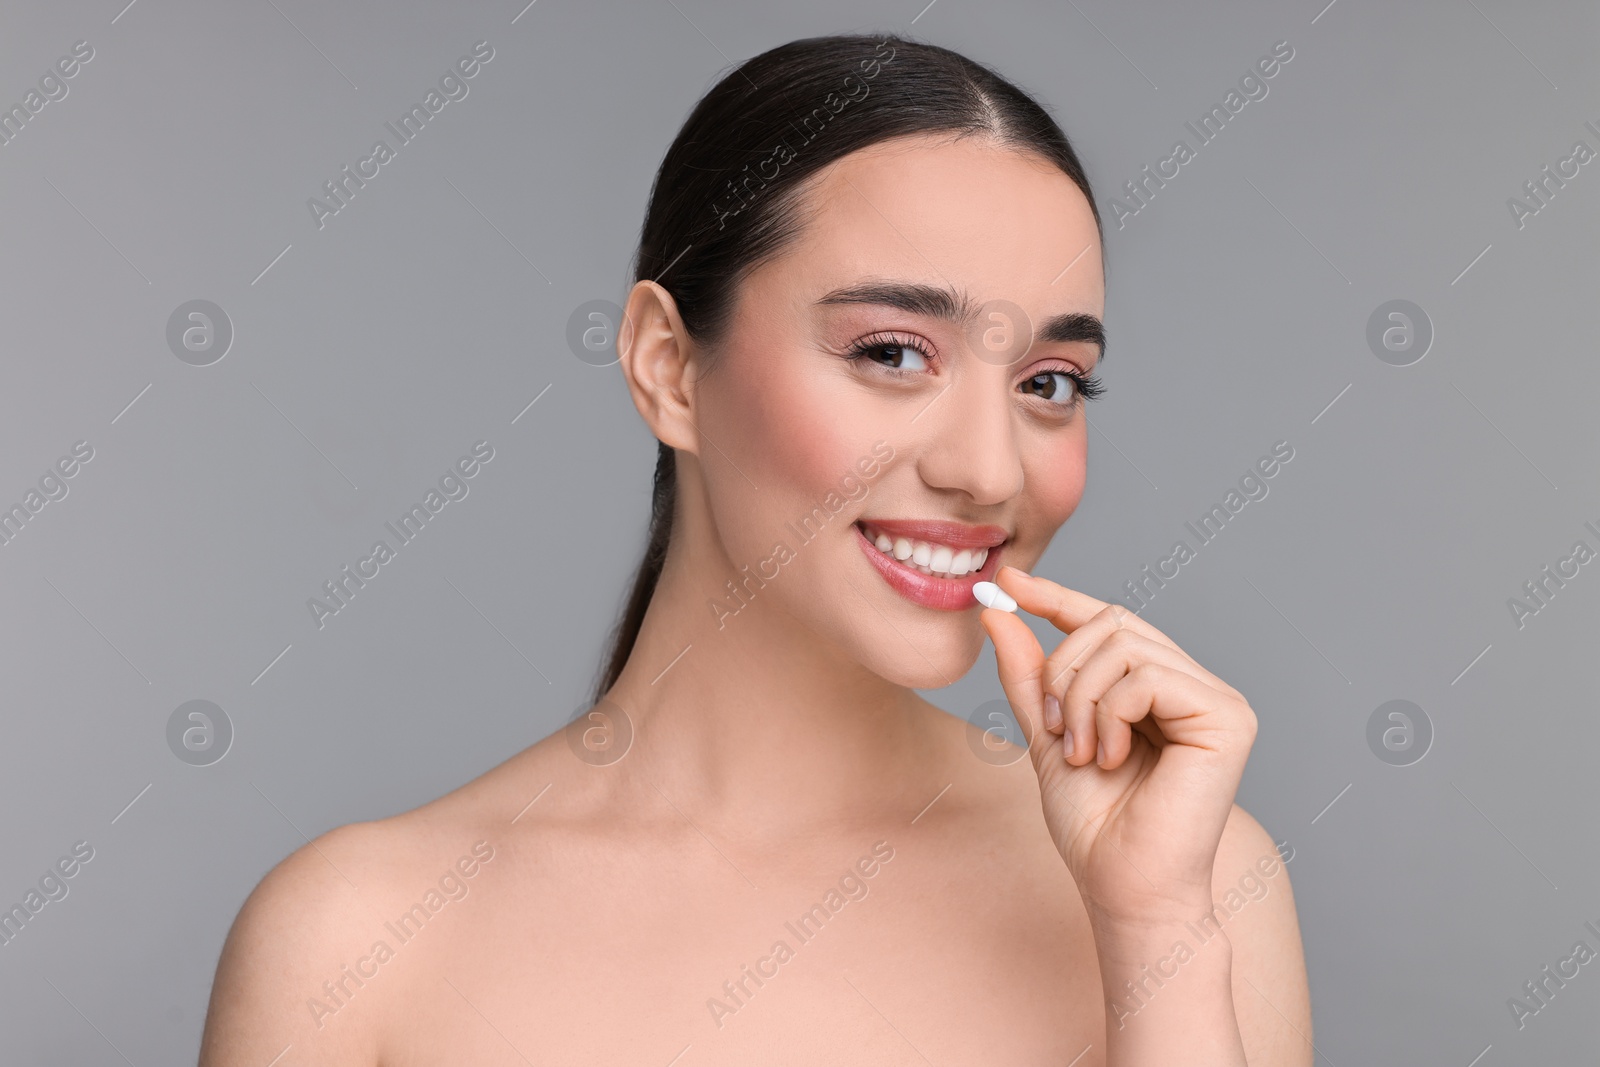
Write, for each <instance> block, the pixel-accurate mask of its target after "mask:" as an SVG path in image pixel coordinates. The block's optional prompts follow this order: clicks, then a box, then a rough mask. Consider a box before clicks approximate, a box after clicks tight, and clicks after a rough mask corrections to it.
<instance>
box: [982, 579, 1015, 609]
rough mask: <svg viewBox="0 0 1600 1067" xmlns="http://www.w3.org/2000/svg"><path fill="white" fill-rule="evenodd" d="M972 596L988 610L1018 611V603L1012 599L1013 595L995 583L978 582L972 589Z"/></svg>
mask: <svg viewBox="0 0 1600 1067" xmlns="http://www.w3.org/2000/svg"><path fill="white" fill-rule="evenodd" d="M972 595H973V596H975V597H977V598H978V603H980V604H982V605H983V606H984V607H986V608H999V609H1000V610H1001V611H1013V612H1014V611H1016V610H1017V602H1016V601H1015V600H1012V599H1011V594H1010V593H1007V592H1006V591H1005V590H1004V589H1001V588H1000V587H999V586H998V585H995V584H994V583H993V582H978V583H977V584H975V585H974V586H973V587H972Z"/></svg>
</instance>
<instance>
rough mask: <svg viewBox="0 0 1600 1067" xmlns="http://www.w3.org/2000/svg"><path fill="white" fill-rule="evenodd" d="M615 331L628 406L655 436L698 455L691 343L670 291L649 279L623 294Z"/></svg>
mask: <svg viewBox="0 0 1600 1067" xmlns="http://www.w3.org/2000/svg"><path fill="white" fill-rule="evenodd" d="M622 318H623V321H622V326H621V328H620V329H619V330H618V331H617V358H618V361H619V363H620V365H621V367H622V376H623V378H624V379H625V380H626V381H627V383H628V392H629V393H630V394H631V395H632V396H633V406H634V407H636V408H638V409H639V415H640V416H641V417H642V418H643V419H644V421H645V424H646V425H647V426H649V427H650V432H651V433H653V434H655V436H656V439H657V440H658V441H661V442H662V443H663V444H666V445H668V446H669V447H671V448H678V449H682V450H684V451H685V452H689V453H693V454H696V455H698V454H699V434H698V433H697V432H696V431H695V426H694V378H695V374H696V371H697V369H698V368H696V367H695V365H694V361H693V358H692V355H693V345H692V344H691V343H690V341H689V334H688V331H687V330H685V329H684V327H683V319H682V318H680V317H679V315H678V304H677V301H675V300H673V299H672V294H671V293H669V292H667V291H666V290H665V289H663V288H662V287H661V286H659V285H657V284H656V283H655V282H652V281H641V282H637V283H636V284H635V285H634V287H633V290H632V291H631V292H630V293H629V294H628V306H627V307H626V308H624V309H623V313H622Z"/></svg>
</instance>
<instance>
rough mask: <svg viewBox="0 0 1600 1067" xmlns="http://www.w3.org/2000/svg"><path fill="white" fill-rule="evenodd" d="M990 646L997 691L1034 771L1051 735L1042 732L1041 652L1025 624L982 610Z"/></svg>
mask: <svg viewBox="0 0 1600 1067" xmlns="http://www.w3.org/2000/svg"><path fill="white" fill-rule="evenodd" d="M978 621H980V622H981V623H983V628H984V629H985V630H987V631H988V633H989V640H991V641H993V642H994V654H995V660H996V661H997V663H998V665H999V668H1000V687H1001V688H1002V689H1004V690H1005V694H1006V700H1007V701H1008V702H1009V703H1010V704H1011V708H1012V710H1013V711H1014V712H1015V713H1016V716H1017V725H1018V726H1021V727H1022V733H1023V736H1024V737H1025V738H1026V739H1027V742H1028V755H1029V756H1031V757H1033V761H1034V768H1035V769H1036V770H1037V769H1038V767H1039V759H1040V756H1041V755H1042V753H1043V750H1044V748H1045V745H1046V743H1047V742H1048V741H1049V740H1050V737H1051V735H1050V734H1049V733H1048V732H1047V731H1046V730H1045V728H1044V662H1045V660H1044V648H1043V647H1042V646H1041V645H1040V644H1039V639H1038V638H1036V637H1034V636H1033V631H1032V630H1030V629H1029V628H1028V624H1027V623H1025V622H1023V621H1022V620H1021V619H1019V618H1017V616H1016V615H1014V614H1012V613H1011V612H1009V611H1001V610H1000V609H999V608H984V609H983V611H982V612H981V613H980V614H979V616H978Z"/></svg>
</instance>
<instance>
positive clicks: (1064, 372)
mask: <svg viewBox="0 0 1600 1067" xmlns="http://www.w3.org/2000/svg"><path fill="white" fill-rule="evenodd" d="M1018 388H1020V389H1021V390H1022V391H1023V392H1025V393H1026V392H1031V393H1033V394H1034V395H1035V396H1038V397H1039V398H1040V399H1041V400H1046V401H1049V402H1050V403H1051V404H1053V405H1055V406H1057V407H1063V408H1076V407H1080V406H1081V405H1082V403H1083V402H1085V401H1089V400H1094V399H1095V398H1097V397H1099V396H1100V395H1101V394H1102V393H1103V392H1105V386H1104V385H1103V384H1101V382H1100V379H1099V378H1096V377H1095V376H1094V375H1092V374H1090V375H1085V374H1083V373H1082V372H1080V371H1076V370H1069V369H1066V368H1060V369H1053V370H1044V371H1040V372H1039V373H1038V374H1035V375H1033V376H1032V377H1031V378H1028V379H1025V380H1024V381H1023V382H1021V383H1020V385H1019V386H1018Z"/></svg>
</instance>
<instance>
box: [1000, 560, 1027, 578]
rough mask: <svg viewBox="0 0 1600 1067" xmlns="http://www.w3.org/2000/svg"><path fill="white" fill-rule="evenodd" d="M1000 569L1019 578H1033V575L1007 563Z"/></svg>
mask: <svg viewBox="0 0 1600 1067" xmlns="http://www.w3.org/2000/svg"><path fill="white" fill-rule="evenodd" d="M1000 569H1001V570H1003V571H1010V572H1011V573H1012V574H1015V575H1016V576H1017V577H1019V578H1032V577H1033V575H1031V574H1029V573H1028V572H1027V571H1025V570H1022V569H1021V568H1020V567H1013V566H1012V565H1011V564H1009V563H1007V564H1005V565H1004V566H1002V567H1001V568H1000Z"/></svg>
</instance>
